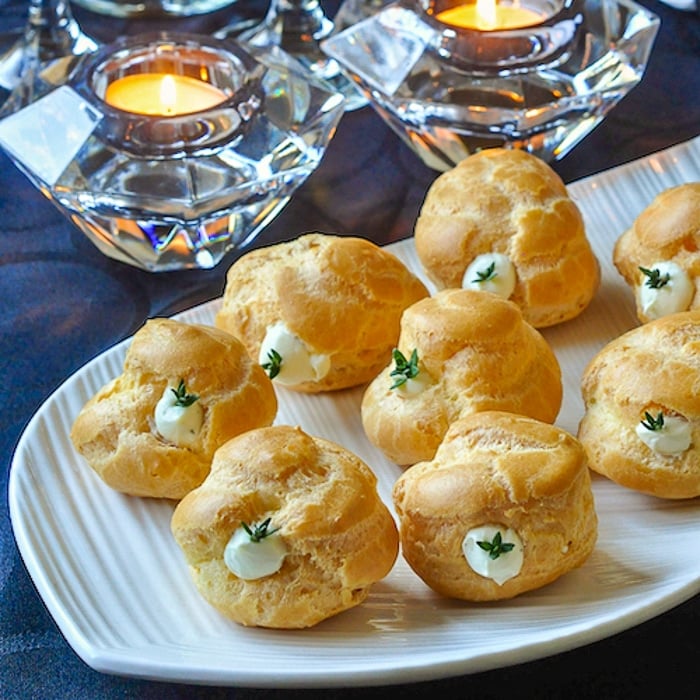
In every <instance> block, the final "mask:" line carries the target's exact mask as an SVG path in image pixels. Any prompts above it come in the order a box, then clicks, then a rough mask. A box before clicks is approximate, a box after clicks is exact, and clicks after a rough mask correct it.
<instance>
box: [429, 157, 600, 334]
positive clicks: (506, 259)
mask: <svg viewBox="0 0 700 700" xmlns="http://www.w3.org/2000/svg"><path fill="white" fill-rule="evenodd" d="M415 242H416V251H417V254H418V258H419V260H420V261H421V263H422V265H423V268H424V270H425V272H426V274H427V275H428V277H429V278H430V279H431V280H432V281H433V282H434V283H435V285H436V286H437V287H438V288H439V289H446V288H461V287H464V288H469V289H480V290H488V291H491V292H493V293H496V294H499V295H501V296H503V297H504V298H506V299H510V300H511V301H513V302H515V303H516V304H517V305H518V306H519V307H520V308H521V309H522V311H523V315H524V317H525V320H526V321H527V322H528V323H530V324H531V325H532V326H534V327H535V328H542V327H545V326H552V325H554V324H557V323H561V322H562V321H568V320H569V319H572V318H574V317H576V316H578V315H579V314H580V313H581V312H582V311H583V310H584V309H585V308H586V307H587V306H588V304H589V303H590V301H591V299H592V298H593V296H594V294H595V292H596V290H597V289H598V286H599V283H600V268H599V264H598V260H597V259H596V257H595V255H594V253H593V250H592V249H591V246H590V243H589V241H588V238H587V237H586V232H585V227H584V221H583V217H582V216H581V213H580V211H579V209H578V207H577V206H576V204H575V202H574V201H573V200H572V199H571V197H570V196H569V194H568V191H567V189H566V187H565V186H564V183H563V182H562V180H561V179H560V177H559V176H558V175H557V174H556V173H555V172H554V170H552V168H551V167H550V166H549V165H547V164H546V163H544V162H543V161H542V160H540V159H539V158H537V157H535V156H533V155H530V154H529V153H525V152H524V151H521V150H517V149H514V150H511V149H502V148H489V149H486V150H484V151H480V152H478V153H475V154H473V155H471V156H468V157H467V158H465V159H464V160H463V161H462V162H460V163H459V164H458V165H457V166H456V167H454V168H452V169H451V170H448V171H447V172H445V173H442V174H441V175H440V176H439V177H438V178H437V179H436V180H435V181H434V182H433V184H432V185H431V187H430V189H429V190H428V193H427V195H426V197H425V200H424V202H423V205H422V207H421V210H420V213H419V216H418V219H417V220H416V224H415Z"/></svg>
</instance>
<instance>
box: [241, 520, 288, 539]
mask: <svg viewBox="0 0 700 700" xmlns="http://www.w3.org/2000/svg"><path fill="white" fill-rule="evenodd" d="M270 520H272V518H268V519H267V520H264V521H263V522H262V523H260V524H259V525H253V526H252V527H251V526H250V525H248V524H247V523H244V522H242V523H241V527H242V528H243V529H244V530H245V531H246V532H247V533H248V536H249V537H250V541H251V542H260V540H264V539H265V538H266V537H269V536H270V535H272V534H274V533H275V532H277V530H279V528H278V527H276V528H275V529H274V530H269V529H268V528H269V527H270Z"/></svg>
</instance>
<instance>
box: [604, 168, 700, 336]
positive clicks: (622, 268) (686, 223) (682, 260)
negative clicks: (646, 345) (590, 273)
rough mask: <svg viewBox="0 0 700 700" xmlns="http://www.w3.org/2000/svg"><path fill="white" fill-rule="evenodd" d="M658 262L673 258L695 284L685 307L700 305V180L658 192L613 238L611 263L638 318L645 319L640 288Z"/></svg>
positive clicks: (646, 317)
mask: <svg viewBox="0 0 700 700" xmlns="http://www.w3.org/2000/svg"><path fill="white" fill-rule="evenodd" d="M659 262H674V263H676V264H677V265H678V266H679V267H681V268H682V269H683V270H685V272H686V273H687V275H688V277H689V278H690V281H691V282H692V284H693V286H694V287H695V294H694V296H693V298H692V300H691V302H690V306H689V307H688V310H691V309H697V308H700V294H698V285H700V182H689V183H686V184H683V185H678V186H676V187H671V188H669V189H667V190H664V191H663V192H661V193H659V194H658V195H657V196H656V197H655V198H654V199H653V200H652V202H651V204H649V206H648V207H647V208H646V209H644V210H643V211H642V212H641V213H640V214H639V216H638V217H637V218H636V219H635V220H634V222H633V223H632V226H630V228H628V229H627V230H626V231H625V232H624V233H623V234H622V235H621V236H620V237H619V238H618V239H617V241H616V242H615V247H614V249H613V263H614V265H615V267H616V268H617V270H618V272H619V273H620V274H621V275H622V277H623V278H624V279H625V282H626V283H627V284H628V285H629V286H630V287H631V289H632V291H633V292H634V298H635V305H636V311H637V318H638V319H639V320H640V321H641V322H642V323H646V322H647V321H650V320H651V318H650V317H649V316H648V315H647V314H646V313H645V312H644V310H643V308H642V306H641V304H640V297H639V289H640V287H641V286H642V284H643V283H644V281H645V276H644V274H643V273H642V272H641V270H640V269H639V268H640V267H644V268H646V269H651V268H653V266H654V265H655V264H657V263H659Z"/></svg>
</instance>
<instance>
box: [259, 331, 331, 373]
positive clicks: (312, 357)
mask: <svg viewBox="0 0 700 700" xmlns="http://www.w3.org/2000/svg"><path fill="white" fill-rule="evenodd" d="M272 350H274V351H275V352H276V353H277V354H278V355H279V356H280V357H281V358H282V359H281V363H280V368H279V374H277V376H276V377H274V379H273V381H275V382H278V383H280V384H283V385H288V386H293V385H296V384H302V383H304V382H317V381H319V380H321V379H323V378H324V377H325V376H326V375H327V374H328V372H329V371H330V368H331V358H330V356H329V355H324V354H321V353H314V352H311V351H310V350H309V348H308V347H307V346H306V344H305V343H304V342H303V341H302V340H301V339H300V338H299V337H298V336H297V335H295V334H294V333H292V332H291V331H290V330H289V328H287V326H286V324H285V323H284V322H282V321H278V322H277V323H274V324H273V325H271V326H269V327H268V329H267V332H266V333H265V338H264V339H263V342H262V345H261V346H260V353H259V356H258V362H259V363H260V364H261V365H264V364H265V363H267V362H269V361H270V355H271V351H272Z"/></svg>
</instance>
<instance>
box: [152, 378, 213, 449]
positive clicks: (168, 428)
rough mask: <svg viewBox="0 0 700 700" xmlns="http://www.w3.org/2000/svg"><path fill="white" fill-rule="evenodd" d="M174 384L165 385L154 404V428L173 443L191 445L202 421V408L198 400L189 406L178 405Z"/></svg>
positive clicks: (200, 427)
mask: <svg viewBox="0 0 700 700" xmlns="http://www.w3.org/2000/svg"><path fill="white" fill-rule="evenodd" d="M175 388H176V387H174V386H167V387H165V391H164V392H163V396H162V397H161V398H160V400H159V401H158V403H157V404H156V410H155V424H156V430H157V431H158V433H159V434H160V435H161V437H163V439H165V440H167V441H168V442H172V443H173V444H175V445H182V446H187V445H191V444H192V443H193V442H194V441H195V440H196V439H197V435H198V434H199V431H200V430H201V429H202V424H203V423H204V409H203V408H202V405H201V404H200V402H199V400H196V401H194V402H193V403H191V404H190V405H189V406H178V405H177V401H178V399H177V395H176V392H175Z"/></svg>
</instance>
